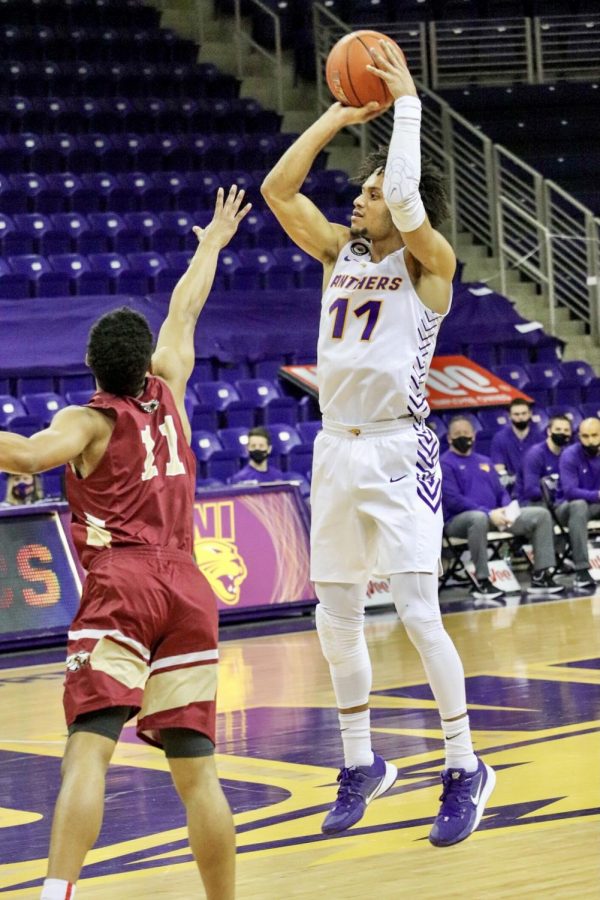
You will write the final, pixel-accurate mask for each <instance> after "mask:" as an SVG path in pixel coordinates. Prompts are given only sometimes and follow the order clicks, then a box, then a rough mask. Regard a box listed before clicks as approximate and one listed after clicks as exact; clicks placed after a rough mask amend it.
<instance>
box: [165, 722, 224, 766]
mask: <svg viewBox="0 0 600 900" xmlns="http://www.w3.org/2000/svg"><path fill="white" fill-rule="evenodd" d="M160 736H161V739H162V743H163V748H164V751H165V756H166V757H167V758H168V759H189V758H190V757H196V756H212V755H213V754H214V752H215V745H214V744H213V742H212V741H211V739H210V738H208V737H206V735H205V734H201V733H200V732H199V731H192V730H191V729H190V728H161V729H160Z"/></svg>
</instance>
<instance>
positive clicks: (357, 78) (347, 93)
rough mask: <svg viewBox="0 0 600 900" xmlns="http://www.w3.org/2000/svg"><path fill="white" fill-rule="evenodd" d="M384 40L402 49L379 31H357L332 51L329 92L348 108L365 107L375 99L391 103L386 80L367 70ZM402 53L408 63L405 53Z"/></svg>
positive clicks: (326, 72)
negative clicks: (375, 51)
mask: <svg viewBox="0 0 600 900" xmlns="http://www.w3.org/2000/svg"><path fill="white" fill-rule="evenodd" d="M381 40H384V41H389V42H390V43H391V44H393V45H394V46H395V47H397V49H398V50H400V47H398V44H397V43H396V41H394V40H392V38H389V37H387V35H385V34H381V33H380V32H379V31H353V32H352V33H351V34H346V35H345V36H344V37H343V38H341V40H339V41H338V42H337V44H335V45H334V46H333V47H332V48H331V51H330V53H329V56H328V57H327V65H326V67H325V77H326V78H327V84H328V85H329V90H330V91H331V93H332V94H333V96H334V97H335V99H336V100H339V101H340V103H343V104H344V106H364V105H365V104H366V103H369V102H370V101H371V100H377V101H378V102H379V103H382V104H384V105H385V104H387V103H389V102H390V101H391V99H392V96H391V94H390V92H389V91H388V88H387V85H386V83H385V81H382V80H381V78H378V77H377V75H373V73H372V72H368V71H367V66H368V65H372V63H373V57H372V56H371V51H372V50H381V47H380V45H379V41H381ZM400 54H401V55H402V59H403V60H404V62H406V57H405V56H404V53H402V50H400Z"/></svg>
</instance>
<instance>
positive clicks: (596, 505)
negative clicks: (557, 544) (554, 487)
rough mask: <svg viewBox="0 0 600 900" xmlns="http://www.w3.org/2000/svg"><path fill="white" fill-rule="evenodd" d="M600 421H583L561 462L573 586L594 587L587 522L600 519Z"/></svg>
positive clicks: (593, 419) (562, 455)
mask: <svg viewBox="0 0 600 900" xmlns="http://www.w3.org/2000/svg"><path fill="white" fill-rule="evenodd" d="M599 453H600V419H595V418H592V419H584V420H583V422H582V423H581V425H580V426H579V441H577V442H576V443H575V444H573V446H572V447H567V448H566V450H564V452H563V453H562V454H561V457H560V461H559V469H560V482H561V488H562V493H563V497H564V499H565V500H566V501H568V503H569V519H568V521H569V537H570V538H571V550H572V552H573V565H574V567H575V582H574V585H573V586H574V587H581V588H586V589H587V588H591V587H595V585H596V583H595V581H594V579H593V578H592V576H591V575H590V572H589V568H590V560H589V554H588V546H587V523H588V522H589V520H590V519H594V518H598V517H600V456H599Z"/></svg>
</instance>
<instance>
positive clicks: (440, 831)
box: [429, 759, 496, 847]
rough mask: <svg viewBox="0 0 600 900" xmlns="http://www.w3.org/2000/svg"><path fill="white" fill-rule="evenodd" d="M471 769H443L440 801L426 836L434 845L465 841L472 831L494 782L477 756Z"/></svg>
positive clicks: (493, 773) (494, 775)
mask: <svg viewBox="0 0 600 900" xmlns="http://www.w3.org/2000/svg"><path fill="white" fill-rule="evenodd" d="M477 763H478V765H477V768H476V770H475V771H474V772H465V770H464V769H444V771H443V772H442V783H443V785H444V790H443V791H442V796H441V797H440V800H441V801H442V805H441V806H440V811H439V813H438V814H437V816H436V819H435V821H434V823H433V827H432V829H431V831H430V832H429V840H430V841H431V843H432V844H434V845H435V846H436V847H449V846H450V845H451V844H458V842H459V841H464V839H465V838H468V837H469V835H470V834H471V833H472V832H473V831H475V829H476V828H477V826H478V825H479V822H480V821H481V817H482V815H483V811H484V809H485V805H486V803H487V801H488V799H489V796H490V794H491V793H492V791H493V790H494V786H495V784H496V773H495V772H494V770H493V769H492V768H491V767H490V766H486V764H485V763H484V762H482V761H481V760H480V759H478V760H477Z"/></svg>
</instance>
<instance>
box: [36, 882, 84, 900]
mask: <svg viewBox="0 0 600 900" xmlns="http://www.w3.org/2000/svg"><path fill="white" fill-rule="evenodd" d="M76 890H77V888H76V887H75V885H74V884H71V882H70V881H63V880H62V878H46V880H45V881H44V886H43V887H42V893H41V894H40V900H75V891H76Z"/></svg>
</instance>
